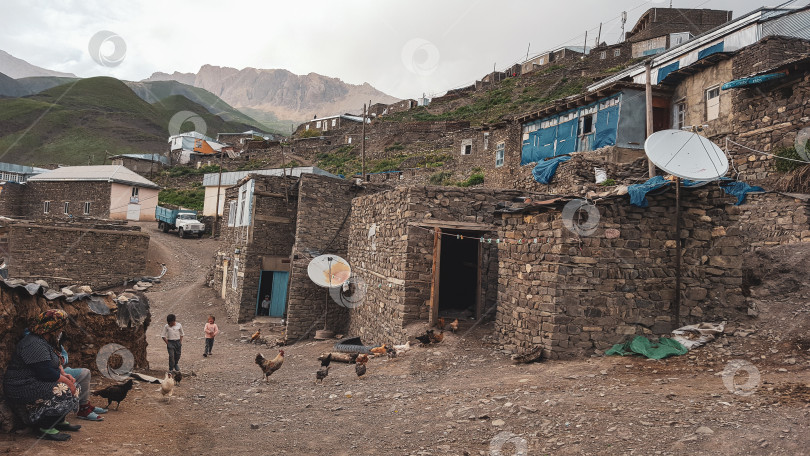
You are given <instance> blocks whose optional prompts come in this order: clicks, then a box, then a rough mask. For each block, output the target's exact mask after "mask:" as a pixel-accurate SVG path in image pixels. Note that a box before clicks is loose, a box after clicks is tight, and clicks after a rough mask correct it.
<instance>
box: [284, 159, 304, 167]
mask: <svg viewBox="0 0 810 456" xmlns="http://www.w3.org/2000/svg"><path fill="white" fill-rule="evenodd" d="M299 166H301V164H300V163H298V162H297V161H295V160H291V161H288V162H287V163H284V164H282V165H281V167H282V168H297V167H299Z"/></svg>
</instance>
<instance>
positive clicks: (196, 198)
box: [158, 187, 205, 212]
mask: <svg viewBox="0 0 810 456" xmlns="http://www.w3.org/2000/svg"><path fill="white" fill-rule="evenodd" d="M158 204H173V205H175V206H182V207H186V208H189V209H193V210H195V211H197V212H201V211H202V210H203V205H204V204H205V189H204V188H202V187H199V188H193V189H190V190H178V189H174V188H167V189H164V190H161V191H160V193H158Z"/></svg>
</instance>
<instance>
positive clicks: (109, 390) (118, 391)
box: [93, 379, 132, 410]
mask: <svg viewBox="0 0 810 456" xmlns="http://www.w3.org/2000/svg"><path fill="white" fill-rule="evenodd" d="M131 389H132V379H129V380H127V381H126V382H125V383H121V384H118V385H112V386H108V387H106V388H104V389H102V390H98V391H93V396H101V397H103V398H104V399H107V408H110V404H111V403H113V402H116V405H115V409H116V410H118V407H120V406H121V401H123V400H124V399H126V398H127V393H128V392H129V390H131Z"/></svg>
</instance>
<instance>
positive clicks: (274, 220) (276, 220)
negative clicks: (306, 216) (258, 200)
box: [253, 205, 290, 223]
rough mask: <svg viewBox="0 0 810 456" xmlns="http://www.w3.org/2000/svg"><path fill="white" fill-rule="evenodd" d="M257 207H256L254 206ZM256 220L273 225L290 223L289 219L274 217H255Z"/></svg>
mask: <svg viewBox="0 0 810 456" xmlns="http://www.w3.org/2000/svg"><path fill="white" fill-rule="evenodd" d="M254 206H255V205H254ZM253 217H254V220H259V221H262V222H271V223H290V219H289V218H288V217H275V216H273V215H254V216H253Z"/></svg>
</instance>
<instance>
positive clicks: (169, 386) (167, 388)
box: [160, 372, 175, 403]
mask: <svg viewBox="0 0 810 456" xmlns="http://www.w3.org/2000/svg"><path fill="white" fill-rule="evenodd" d="M174 385H175V380H174V377H173V376H171V375H169V373H168V372H166V376H165V377H164V378H163V381H161V382H160V394H162V395H163V397H164V398H166V403H168V402H169V400H170V399H171V397H172V394H173V393H174Z"/></svg>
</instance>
